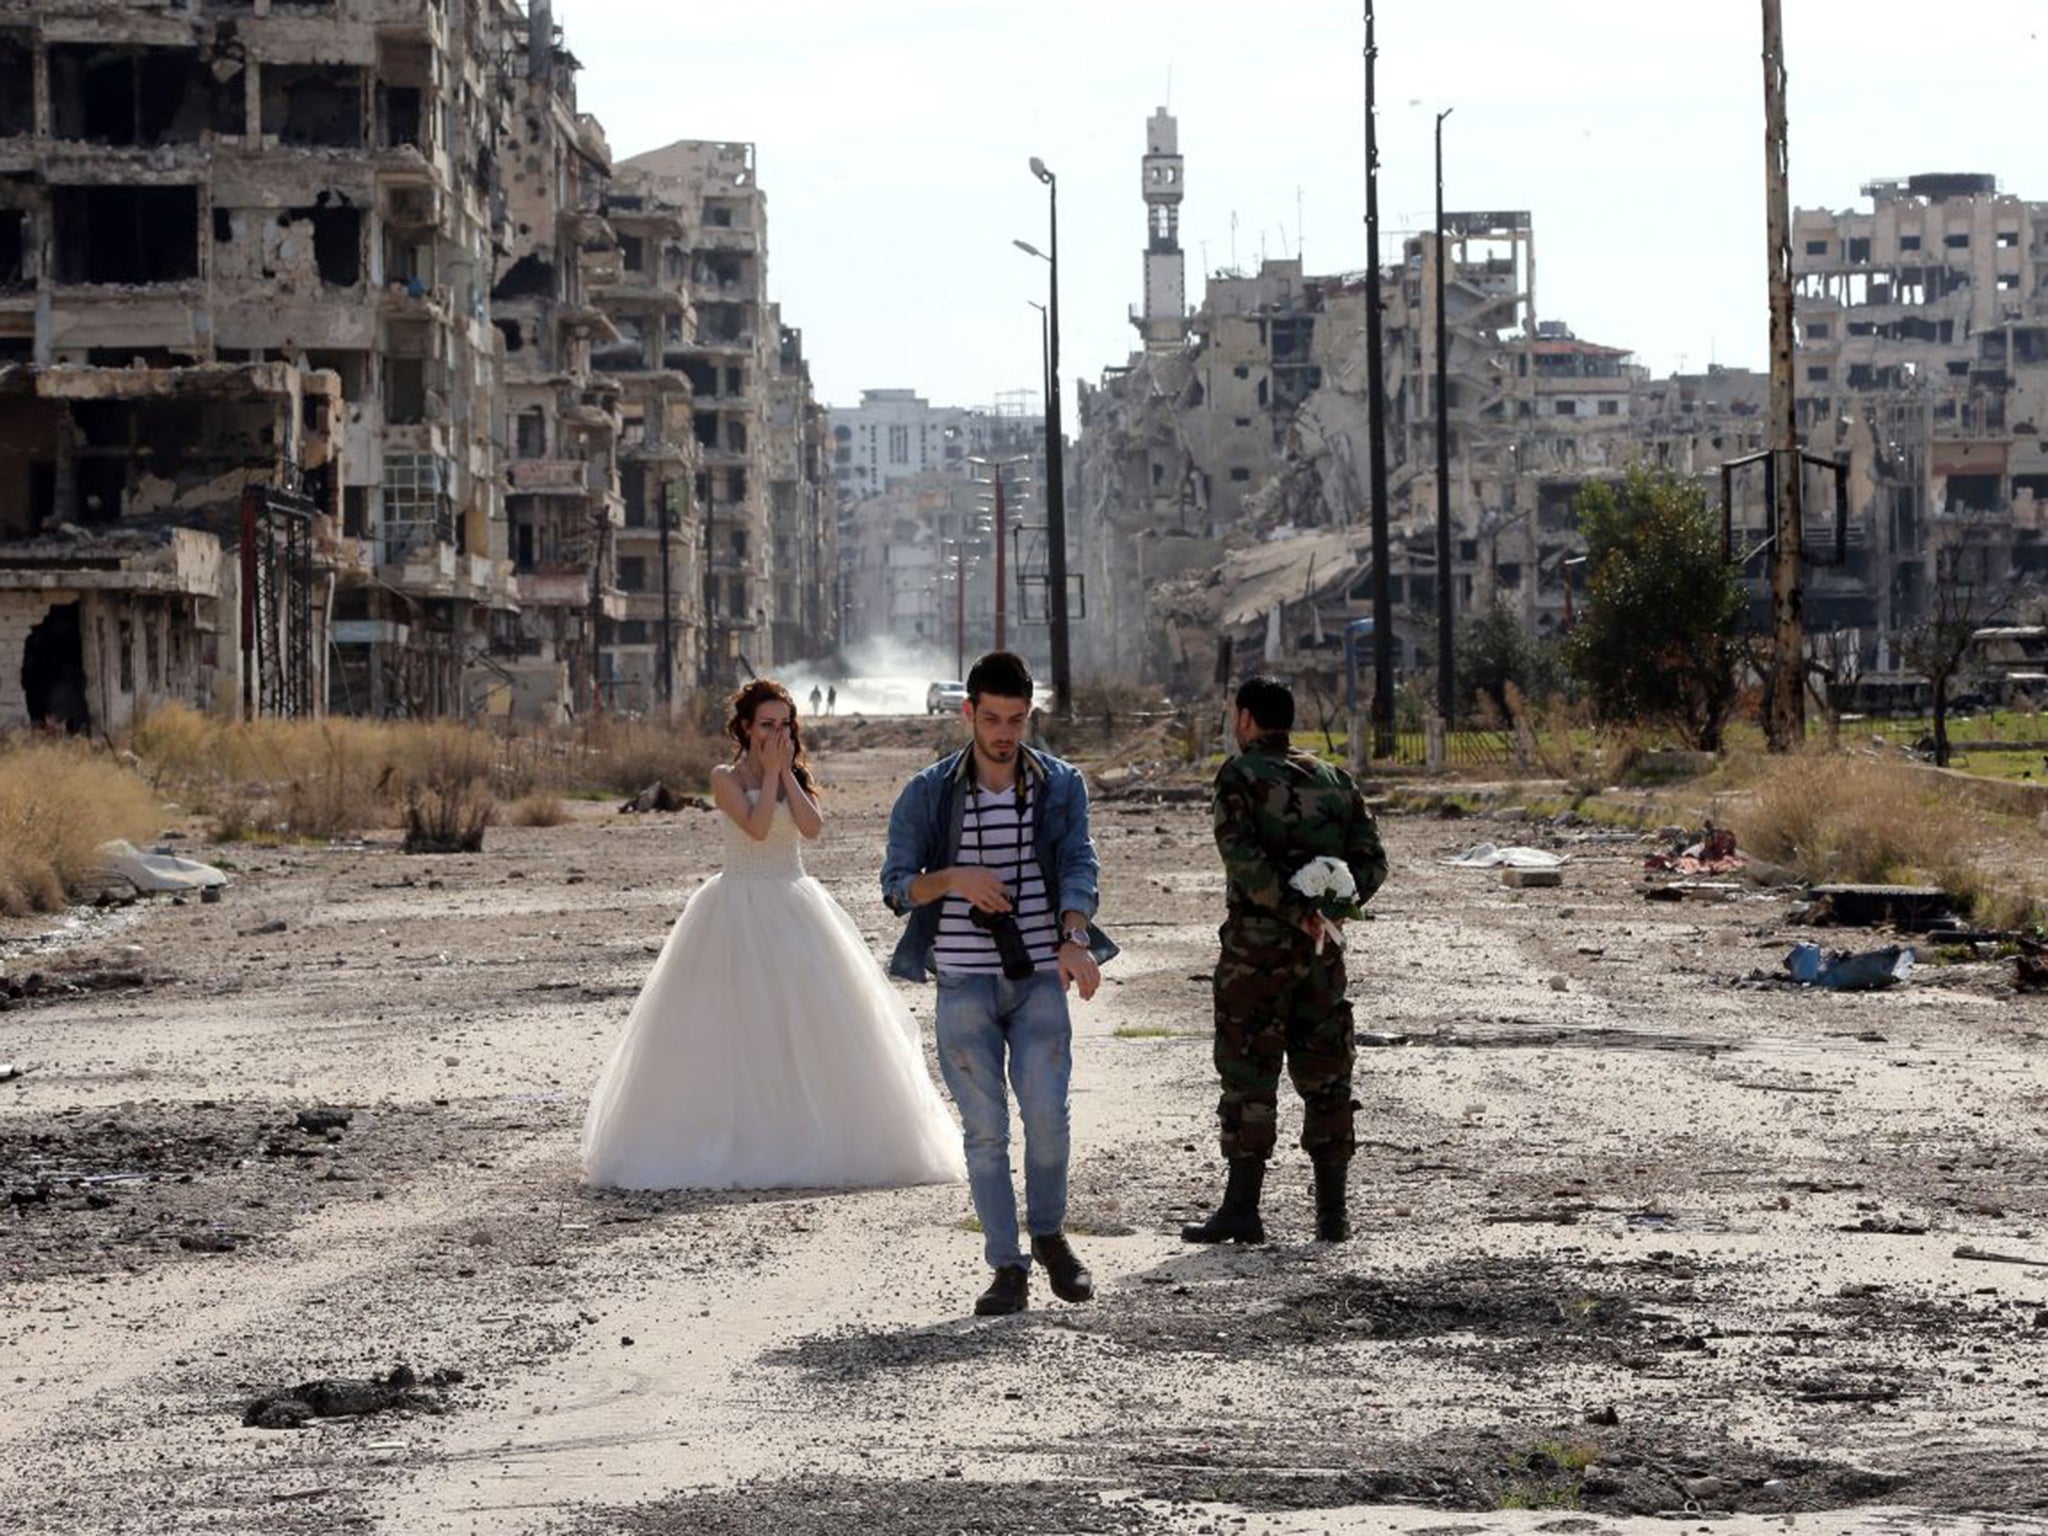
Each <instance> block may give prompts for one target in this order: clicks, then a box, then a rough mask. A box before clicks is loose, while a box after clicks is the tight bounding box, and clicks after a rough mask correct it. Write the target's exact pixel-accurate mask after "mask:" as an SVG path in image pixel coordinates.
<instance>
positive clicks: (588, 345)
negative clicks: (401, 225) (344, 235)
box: [482, 5, 651, 720]
mask: <svg viewBox="0 0 2048 1536" xmlns="http://www.w3.org/2000/svg"><path fill="white" fill-rule="evenodd" d="M509 37H510V40H511V42H512V43H513V44H515V45H517V46H516V48H515V50H514V51H513V53H512V55H511V56H512V57H513V58H515V59H517V60H519V61H520V62H521V63H523V66H524V67H523V68H521V69H517V70H513V71H508V72H507V77H506V78H507V83H508V86H509V89H508V92H507V94H508V96H509V100H508V101H507V112H506V119H507V121H506V129H507V131H506V132H505V134H504V135H503V136H502V138H501V139H500V141H499V146H498V151H497V162H498V163H497V172H498V178H499V185H500V187H501V188H502V191H503V201H504V209H505V220H504V228H503V230H502V231H501V233H500V234H499V237H498V239H497V242H496V250H495V263H494V268H493V273H492V281H491V290H490V319H491V323H492V324H493V325H494V326H495V327H496V328H497V332H498V335H499V338H500V340H501V342H502V345H503V349H504V361H503V370H502V374H501V396H500V399H501V408H502V410H503V412H504V422H505V429H504V438H503V442H504V445H505V448H506V450H507V452H506V457H505V462H504V500H505V541H506V551H505V553H506V556H507V558H508V559H509V562H510V565H511V595H512V598H513V602H514V604H515V605H516V611H515V612H512V613H511V614H509V615H507V616H506V617H505V618H503V619H498V620H497V621H496V622H494V624H493V625H492V629H493V631H494V632H493V634H492V637H491V638H492V645H491V654H490V658H489V660H488V661H487V662H486V664H485V665H486V666H487V668H488V671H489V673H490V674H491V680H490V681H488V682H485V683H484V684H483V685H482V686H483V688H484V689H485V691H486V694H487V695H488V694H490V693H491V692H492V691H493V690H494V689H495V688H496V687H497V686H499V684H500V680H502V686H503V687H504V688H507V689H509V690H510V694H511V699H510V701H509V703H510V710H511V712H515V713H518V714H520V715H523V716H527V717H531V718H540V719H544V720H565V719H568V718H570V717H572V716H574V715H577V714H582V713H591V712H602V711H604V710H606V709H608V708H613V707H616V706H617V704H618V702H619V701H618V700H617V698H616V696H615V693H614V691H613V688H612V684H613V682H614V681H615V680H614V678H613V676H612V668H611V658H610V657H609V656H608V655H607V654H606V653H605V651H604V650H603V645H604V642H605V640H606V639H607V638H608V637H609V633H610V626H612V625H614V624H616V623H617V622H618V621H619V620H621V619H623V618H624V617H625V613H626V607H625V596H624V594H623V592H621V591H620V589H619V584H618V576H619V554H618V545H617V535H618V533H619V531H620V529H621V528H622V527H623V525H624V522H625V503H624V500H623V498H622V496H621V494H620V489H619V440H620V436H621V433H622V430H623V426H624V422H623V417H622V415H621V412H620V409H619V400H620V386H619V384H618V382H617V380H616V379H614V378H613V377H612V376H611V375H609V374H606V373H603V372H598V371H595V369H594V359H593V349H594V348H598V347H603V346H607V345H610V344H611V343H614V342H616V341H617V340H618V337H619V332H618V329H617V327H616V326H615V325H614V324H613V323H612V321H611V320H610V318H609V317H608V316H607V315H606V313H605V312H604V309H603V308H602V306H601V305H600V304H598V303H597V302H596V298H595V295H594V294H593V292H592V291H591V280H592V278H593V277H594V276H606V275H608V273H609V265H610V263H611V261H612V258H613V252H614V251H615V250H616V249H617V244H618V241H617V236H616V235H615V233H614V232H613V230H612V227H611V225H610V224H609V223H608V222H607V221H606V218H605V198H606V187H607V184H608V182H609V181H610V178H611V151H610V148H609V146H608V145H607V144H606V143H605V138H604V133H603V131H602V129H600V128H599V127H598V125H597V122H596V120H595V119H593V118H590V117H587V116H582V115H579V114H578V112H577V110H576V94H575V68H576V66H575V61H574V60H573V59H572V58H571V57H570V56H569V55H568V54H567V53H566V52H565V51H564V50H563V49H562V48H561V47H560V45H559V43H558V41H557V40H556V37H555V35H554V29H553V28H552V26H550V25H549V21H548V11H547V7H546V6H544V5H536V6H533V7H532V8H531V14H530V18H529V19H528V20H527V21H526V22H524V23H515V24H514V25H513V26H512V28H511V29H510V31H509ZM634 702H635V703H636V704H639V705H641V706H642V707H645V705H646V704H647V703H649V702H651V701H649V700H647V699H636V700H635V701H634Z"/></svg>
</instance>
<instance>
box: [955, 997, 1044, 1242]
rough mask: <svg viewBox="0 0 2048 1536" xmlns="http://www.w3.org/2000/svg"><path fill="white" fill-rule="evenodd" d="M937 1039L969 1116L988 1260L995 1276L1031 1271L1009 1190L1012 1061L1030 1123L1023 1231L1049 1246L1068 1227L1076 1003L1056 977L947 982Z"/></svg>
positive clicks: (971, 1188) (974, 1186) (973, 1182)
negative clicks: (1071, 1014) (1013, 1269)
mask: <svg viewBox="0 0 2048 1536" xmlns="http://www.w3.org/2000/svg"><path fill="white" fill-rule="evenodd" d="M938 1034H939V1071H940V1073H941V1075H942V1076H944V1078H945V1079H946V1089H947V1091H948V1092H950V1093H951V1094H952V1095H953V1102H954V1104H956V1105H957V1106H959V1110H960V1126H961V1131H962V1133H963V1137H964V1140H965V1142H966V1149H967V1189H968V1193H969V1194H970V1195H972V1196H973V1197H974V1214H975V1215H976V1216H977V1217H979V1218H980V1220H981V1233H982V1239H983V1252H984V1253H985V1254H986V1255H987V1257H988V1262H989V1267H990V1268H992V1269H1001V1268H1003V1267H1004V1266H1006V1265H1014V1266H1017V1267H1020V1268H1026V1269H1028V1268H1029V1267H1030V1264H1031V1261H1030V1259H1029V1258H1028V1257H1026V1255H1025V1254H1024V1252H1023V1250H1022V1249H1021V1248H1020V1246H1019V1242H1018V1236H1017V1193H1016V1190H1015V1189H1013V1188H1012V1187H1011V1184H1010V1101H1009V1097H1008V1095H1007V1094H1006V1093H1004V1091H1003V1055H1004V1052H1005V1051H1007V1052H1008V1053H1009V1079H1010V1086H1011V1087H1013V1088H1015V1089H1016V1090H1017V1108H1018V1110H1019V1112H1020V1113H1021V1114H1022V1116H1023V1120H1024V1223H1025V1226H1026V1227H1027V1228H1028V1229H1029V1230H1030V1232H1031V1235H1032V1236H1034V1237H1048V1236H1050V1235H1051V1234H1053V1233H1055V1232H1057V1231H1059V1230H1060V1228H1061V1227H1062V1226H1063V1225H1064V1224H1065V1222H1066V1219H1067V1084H1068V1083H1069V1081H1070V1080H1071V1079H1072V1077H1073V1075H1074V1028H1073V1024H1072V1022H1071V1021H1070V1020H1069V1019H1068V1017H1067V994H1066V992H1065V991H1064V990H1063V989H1062V988H1061V986H1060V978H1059V975H1058V973H1057V972H1055V971H1039V972H1037V973H1036V974H1035V975H1032V976H1030V977H1027V978H1026V979H1025V980H1023V981H1010V980H1008V979H1007V978H1005V977H1002V976H949V975H946V974H944V973H941V974H940V976H939V1019H938Z"/></svg>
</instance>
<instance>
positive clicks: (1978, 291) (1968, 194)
mask: <svg viewBox="0 0 2048 1536" xmlns="http://www.w3.org/2000/svg"><path fill="white" fill-rule="evenodd" d="M1863 194H1864V196H1865V197H1866V198H1868V199H1869V200H1870V207H1869V208H1868V209H1867V210H1864V209H1851V210H1847V211H1842V212H1834V211H1829V210H1824V209H1800V210H1798V212H1797V213H1796V214H1795V215H1794V218H1793V245H1792V260H1793V272H1794V279H1795V283H1796V294H1795V302H1796V306H1797V314H1798V325H1799V348H1798V355H1797V383H1798V390H1799V405H1798V409H1799V420H1800V426H1801V431H1802V434H1803V436H1804V439H1805V442H1806V445H1807V448H1808V451H1809V452H1811V453H1814V454H1816V455H1818V456H1820V457H1823V458H1838V459H1840V460H1842V461H1844V462H1845V463H1846V465H1847V466H1848V485H1849V492H1848V508H1847V511H1848V523H1847V529H1846V533H1847V538H1846V548H1845V549H1844V550H1842V551H1841V552H1840V558H1839V563H1830V564H1829V565H1827V566H1826V567H1825V568H1823V569H1822V570H1821V571H1820V572H1819V573H1818V575H1817V578H1816V579H1815V580H1813V581H1812V582H1810V583H1809V590H1808V595H1807V599H1806V601H1807V608H1808V613H1809V623H1810V625H1811V626H1812V627H1814V628H1821V627H1827V628H1831V629H1837V630H1843V631H1854V632H1855V633H1856V634H1857V635H1858V637H1859V643H1858V645H1857V650H1858V651H1859V653H1860V655H1861V659H1862V662H1863V664H1864V665H1865V666H1869V667H1876V668H1878V669H1879V670H1884V669H1887V668H1889V667H1891V666H1892V665H1894V658H1895V656H1896V638H1897V636H1898V635H1899V634H1900V632H1901V631H1902V630H1904V629H1906V628H1908V627H1910V626H1911V625H1913V624H1915V623H1918V622H1920V621H1921V620H1923V619H1924V618H1925V617H1926V615H1927V613H1928V610H1929V607H1930V604H1931V603H1932V601H1933V596H1934V589H1935V584H1936V582H1937V581H1938V580H1940V571H1941V569H1942V567H1943V561H1944V551H1945V550H1950V549H1953V548H1956V547H1959V546H1965V545H1966V546H1967V547H1968V554H1969V557H1970V558H1969V565H1970V569H1971V572H1972V579H1974V580H1978V581H1980V582H1982V583H1985V584H1987V585H1997V584H2003V583H2006V582H2009V581H2013V580H2015V579H2017V580H2018V581H2021V582H2023V583H2024V582H2033V583H2036V584H2038V583H2039V582H2040V581H2041V580H2042V578H2043V577H2048V432H2044V430H2043V429H2044V428H2048V204H2044V203H2038V202H2028V201H2026V200H2024V199H2023V198H2020V197H2017V196H2014V195H2012V194H2010V193H2005V192H2001V191H2000V190H1999V187H1998V183H1997V179H1996V178H1995V177H1992V176H1988V175H1977V174H1935V175H1923V176H1914V177H1910V178H1908V179H1907V180H1904V181H1880V182H1873V183H1872V184H1870V185H1868V186H1866V187H1865V188H1864V189H1863ZM1825 491H1826V487H1825V485H1824V484H1823V485H1822V486H1820V487H1817V488H1816V489H1814V490H1809V492H1808V497H1807V508H1806V522H1807V525H1808V531H1807V543H1808V546H1809V547H1810V548H1813V549H1815V550H1817V551H1820V552H1822V553H1823V556H1824V558H1828V559H1830V560H1831V559H1832V557H1833V546H1834V545H1835V542H1836V530H1835V529H1834V527H1833V526H1832V524H1833V507H1832V500H1831V498H1830V497H1829V496H1827V495H1826V494H1824V493H1825Z"/></svg>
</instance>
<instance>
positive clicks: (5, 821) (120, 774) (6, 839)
mask: <svg viewBox="0 0 2048 1536" xmlns="http://www.w3.org/2000/svg"><path fill="white" fill-rule="evenodd" d="M158 816H159V812H158V808H157V803H156V796H155V795H154V794H152V793H151V791H150V787H149V785H148V784H146V783H144V782H143V780H142V778H141V777H140V776H139V775H137V774H136V773H134V772H133V771H132V770H130V769H128V768H125V767H123V766H122V765H121V764H120V763H118V762H116V761H115V760H114V759H113V757H111V756H110V755H109V754H108V753H106V752H104V751H95V750H94V749H93V748H91V747H89V746H86V745H84V744H82V743H74V742H65V741H37V740H33V739H20V738H17V739H15V740H12V741H7V742H0V913H4V914H6V915H8V916H21V915H24V914H26V913H29V912H48V911H54V910H55V909H57V908H58V907H61V906H62V905H63V904H64V902H65V901H66V899H67V898H68V897H70V896H71V895H72V894H73V893H74V892H76V891H77V890H78V889H79V887H80V886H81V884H82V883H83V882H84V880H85V879H86V878H87V877H88V876H90V875H91V874H92V873H93V872H94V871H96V870H97V869H98V868H99V863H100V861H99V853H98V850H99V846H100V844H102V843H105V842H109V841H111V840H113V839H115V838H125V839H126V840H128V841H130V842H138V843H139V842H145V841H147V840H148V839H149V837H150V835H151V834H152V833H153V832H155V830H156V828H157V824H158Z"/></svg>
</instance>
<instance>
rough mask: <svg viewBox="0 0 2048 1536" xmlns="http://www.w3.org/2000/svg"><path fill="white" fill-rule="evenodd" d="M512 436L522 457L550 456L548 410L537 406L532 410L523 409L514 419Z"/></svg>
mask: <svg viewBox="0 0 2048 1536" xmlns="http://www.w3.org/2000/svg"><path fill="white" fill-rule="evenodd" d="M512 437H513V442H514V445H515V451H516V452H517V453H518V455H519V457H520V458H522V459H544V458H546V457H547V456H548V417H547V412H545V411H543V410H541V409H540V408H539V407H538V406H535V407H534V408H533V409H532V410H530V411H521V412H520V413H519V414H518V415H517V416H515V417H514V418H513V419H512Z"/></svg>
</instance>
